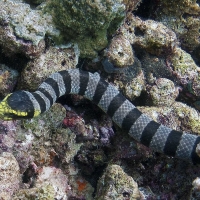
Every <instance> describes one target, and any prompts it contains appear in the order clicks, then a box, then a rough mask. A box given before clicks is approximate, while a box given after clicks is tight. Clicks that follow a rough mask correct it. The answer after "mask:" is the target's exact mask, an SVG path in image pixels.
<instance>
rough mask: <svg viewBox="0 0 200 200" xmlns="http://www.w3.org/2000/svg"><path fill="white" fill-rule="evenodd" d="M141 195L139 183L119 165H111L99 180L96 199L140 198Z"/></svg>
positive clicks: (130, 199) (131, 199) (133, 199)
mask: <svg viewBox="0 0 200 200" xmlns="http://www.w3.org/2000/svg"><path fill="white" fill-rule="evenodd" d="M140 197H141V196H140V192H139V190H138V185H137V183H136V182H135V181H134V180H133V178H132V177H130V176H128V175H127V174H126V173H125V172H124V171H123V169H122V168H121V167H120V166H119V165H110V166H108V167H107V168H106V170H105V172H104V174H103V176H102V177H101V178H100V179H99V181H98V185H97V194H96V197H95V199H98V200H115V199H129V200H137V199H138V200H139V199H140Z"/></svg>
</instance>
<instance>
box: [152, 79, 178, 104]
mask: <svg viewBox="0 0 200 200" xmlns="http://www.w3.org/2000/svg"><path fill="white" fill-rule="evenodd" d="M155 84H156V85H154V86H153V87H152V88H151V90H150V96H151V99H152V102H153V104H154V105H157V106H170V105H171V104H173V103H174V102H175V99H176V97H177V96H178V94H179V91H178V88H176V87H175V86H174V83H173V82H172V81H170V80H169V79H166V78H159V79H157V80H156V81H155Z"/></svg>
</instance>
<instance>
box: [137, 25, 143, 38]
mask: <svg viewBox="0 0 200 200" xmlns="http://www.w3.org/2000/svg"><path fill="white" fill-rule="evenodd" d="M135 35H136V36H143V35H144V31H142V30H141V29H140V28H138V27H136V28H135Z"/></svg>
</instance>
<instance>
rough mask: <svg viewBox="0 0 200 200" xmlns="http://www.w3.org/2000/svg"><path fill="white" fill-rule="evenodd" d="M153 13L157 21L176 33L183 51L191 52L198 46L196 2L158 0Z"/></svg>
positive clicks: (198, 23)
mask: <svg viewBox="0 0 200 200" xmlns="http://www.w3.org/2000/svg"><path fill="white" fill-rule="evenodd" d="M177 10H178V12H177ZM155 13H156V19H157V20H158V21H160V22H162V23H163V24H164V25H166V26H167V27H169V28H171V29H172V30H173V31H174V32H175V33H176V35H177V37H178V38H179V40H180V43H181V46H182V47H183V48H184V49H187V50H189V51H193V50H194V49H195V48H197V47H198V46H199V44H200V42H199V27H200V21H199V17H198V15H199V13H200V8H199V5H198V3H197V1H196V0H183V1H182V0H177V1H173V0H170V1H165V0H160V1H159V2H158V5H157V9H156V10H155Z"/></svg>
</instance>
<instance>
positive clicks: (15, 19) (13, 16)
mask: <svg viewBox="0 0 200 200" xmlns="http://www.w3.org/2000/svg"><path fill="white" fill-rule="evenodd" d="M0 7H1V10H2V11H3V12H0V45H1V46H3V51H4V53H5V54H7V55H8V56H11V55H12V54H15V53H22V54H25V55H26V56H27V57H35V56H36V55H39V54H40V53H41V52H43V51H44V49H45V42H44V38H45V35H46V34H49V35H52V36H53V35H54V36H58V34H59V31H58V30H56V28H55V27H54V25H53V23H52V18H51V16H50V15H48V14H43V13H42V11H41V10H32V9H31V8H30V6H29V5H28V4H24V3H22V2H21V1H18V0H17V1H13V0H6V1H0Z"/></svg>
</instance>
